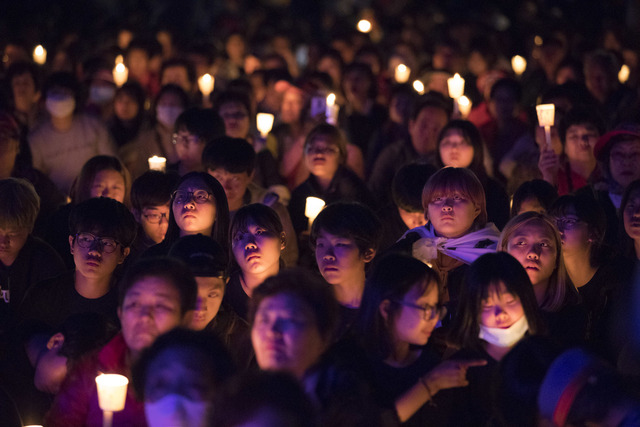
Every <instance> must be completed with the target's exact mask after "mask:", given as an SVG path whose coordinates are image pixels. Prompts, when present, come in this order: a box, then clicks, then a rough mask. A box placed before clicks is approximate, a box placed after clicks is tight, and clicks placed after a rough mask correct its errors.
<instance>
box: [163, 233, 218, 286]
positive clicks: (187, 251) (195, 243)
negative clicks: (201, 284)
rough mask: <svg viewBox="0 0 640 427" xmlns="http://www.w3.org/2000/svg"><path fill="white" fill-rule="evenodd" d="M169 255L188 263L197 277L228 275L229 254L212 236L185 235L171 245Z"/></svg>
mask: <svg viewBox="0 0 640 427" xmlns="http://www.w3.org/2000/svg"><path fill="white" fill-rule="evenodd" d="M169 256H171V257H174V258H178V259H180V260H182V261H183V262H184V263H185V264H187V266H188V267H189V269H190V270H191V272H192V273H193V275H194V276H195V277H227V267H228V263H229V261H228V257H227V254H226V253H225V251H224V250H223V249H222V247H221V246H220V244H219V243H218V242H216V241H215V240H213V239H212V238H211V237H207V236H204V235H202V234H196V235H190V236H184V237H182V238H180V239H179V240H178V241H177V242H175V243H174V244H173V246H171V249H170V250H169Z"/></svg>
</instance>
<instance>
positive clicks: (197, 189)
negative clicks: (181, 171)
mask: <svg viewBox="0 0 640 427" xmlns="http://www.w3.org/2000/svg"><path fill="white" fill-rule="evenodd" d="M172 209H173V217H174V218H175V220H176V223H177V225H178V228H180V235H188V234H198V233H201V234H204V235H206V236H209V235H211V230H212V228H213V224H214V222H215V220H216V204H215V200H214V199H213V196H212V194H211V193H210V190H209V189H208V188H207V186H206V185H205V184H204V183H203V182H202V181H201V180H200V179H197V178H196V179H187V180H186V181H184V182H183V183H182V184H180V186H179V187H178V190H177V191H176V192H175V195H174V197H173V205H172Z"/></svg>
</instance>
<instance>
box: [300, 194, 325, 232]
mask: <svg viewBox="0 0 640 427" xmlns="http://www.w3.org/2000/svg"><path fill="white" fill-rule="evenodd" d="M324 205H325V203H324V200H322V199H320V198H318V197H307V201H306V204H305V207H304V216H306V217H307V218H309V228H311V224H313V221H315V219H316V217H317V216H318V214H319V213H320V211H321V210H322V209H323V208H324Z"/></svg>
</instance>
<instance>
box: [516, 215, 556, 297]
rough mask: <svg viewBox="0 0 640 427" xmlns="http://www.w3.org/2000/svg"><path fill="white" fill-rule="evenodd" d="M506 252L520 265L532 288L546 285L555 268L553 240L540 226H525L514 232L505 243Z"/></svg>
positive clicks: (547, 231)
mask: <svg viewBox="0 0 640 427" xmlns="http://www.w3.org/2000/svg"><path fill="white" fill-rule="evenodd" d="M507 252H509V253H510V254H511V255H513V257H514V258H515V259H517V260H518V261H519V262H520V264H522V266H523V267H524V269H525V270H526V271H527V274H528V275H529V279H531V283H532V284H533V285H534V286H536V285H539V284H545V285H546V284H547V283H548V281H549V278H550V277H551V275H552V274H553V272H554V271H555V269H556V267H557V262H558V259H557V254H558V248H557V247H556V244H555V239H554V237H553V235H551V234H550V233H549V230H548V229H547V228H546V227H545V226H543V225H541V224H525V225H523V226H521V227H520V228H518V229H517V230H515V232H514V233H513V234H512V235H511V237H510V238H509V241H508V242H507Z"/></svg>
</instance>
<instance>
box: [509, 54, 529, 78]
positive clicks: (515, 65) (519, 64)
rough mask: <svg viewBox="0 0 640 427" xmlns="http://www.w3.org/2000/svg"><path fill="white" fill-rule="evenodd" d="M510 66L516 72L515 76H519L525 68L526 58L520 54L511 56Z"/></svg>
mask: <svg viewBox="0 0 640 427" xmlns="http://www.w3.org/2000/svg"><path fill="white" fill-rule="evenodd" d="M511 68H512V69H513V72H514V73H516V76H521V75H522V73H524V71H525V70H526V69H527V60H526V59H524V58H523V57H522V56H520V55H515V56H514V57H513V58H511Z"/></svg>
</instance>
